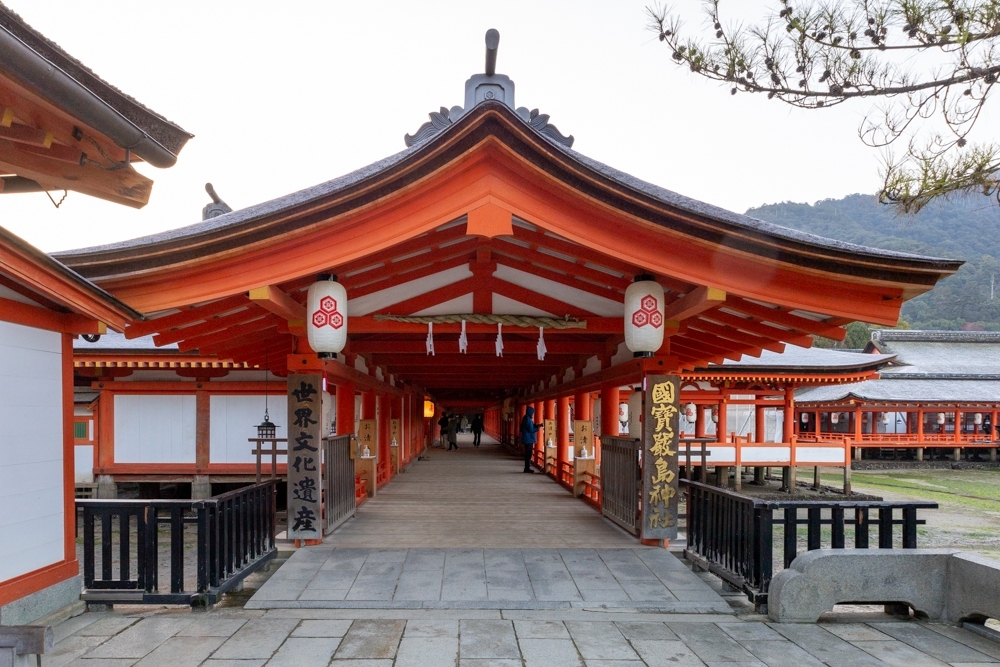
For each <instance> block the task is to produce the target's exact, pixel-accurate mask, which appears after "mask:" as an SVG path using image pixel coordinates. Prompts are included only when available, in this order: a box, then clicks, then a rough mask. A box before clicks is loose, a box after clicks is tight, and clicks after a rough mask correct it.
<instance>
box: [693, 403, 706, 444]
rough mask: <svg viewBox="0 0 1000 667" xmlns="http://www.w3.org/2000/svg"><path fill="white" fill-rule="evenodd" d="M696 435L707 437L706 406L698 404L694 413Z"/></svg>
mask: <svg viewBox="0 0 1000 667" xmlns="http://www.w3.org/2000/svg"><path fill="white" fill-rule="evenodd" d="M694 415H695V416H694V437H696V438H704V437H705V406H704V405H697V406H696V407H695V413H694Z"/></svg>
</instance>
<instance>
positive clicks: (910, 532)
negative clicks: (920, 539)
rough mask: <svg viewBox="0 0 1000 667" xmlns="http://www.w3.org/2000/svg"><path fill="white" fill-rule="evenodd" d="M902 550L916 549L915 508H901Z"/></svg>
mask: <svg viewBox="0 0 1000 667" xmlns="http://www.w3.org/2000/svg"><path fill="white" fill-rule="evenodd" d="M903 548H904V549H916V548H917V508H916V507H904V508H903Z"/></svg>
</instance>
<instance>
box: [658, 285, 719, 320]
mask: <svg viewBox="0 0 1000 667" xmlns="http://www.w3.org/2000/svg"><path fill="white" fill-rule="evenodd" d="M725 302H726V293H725V292H724V291H722V290H719V289H715V288H713V287H697V288H695V289H693V290H692V291H690V292H688V293H687V294H685V295H684V296H683V297H681V298H679V299H677V300H676V301H673V302H671V303H669V304H667V306H666V307H665V308H664V309H663V318H664V319H666V320H682V321H683V320H686V319H687V318H689V317H693V316H695V315H697V314H698V313H703V312H705V311H706V310H711V309H712V308H715V307H716V306H720V305H722V304H723V303H725Z"/></svg>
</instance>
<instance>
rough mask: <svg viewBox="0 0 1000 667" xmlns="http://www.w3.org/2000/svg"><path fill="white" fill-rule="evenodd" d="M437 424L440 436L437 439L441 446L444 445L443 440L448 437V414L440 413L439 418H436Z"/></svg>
mask: <svg viewBox="0 0 1000 667" xmlns="http://www.w3.org/2000/svg"><path fill="white" fill-rule="evenodd" d="M438 426H440V427H441V437H440V438H439V439H438V441H439V442H440V443H441V446H442V447H444V442H445V440H447V439H448V415H447V414H442V415H441V419H439V420H438Z"/></svg>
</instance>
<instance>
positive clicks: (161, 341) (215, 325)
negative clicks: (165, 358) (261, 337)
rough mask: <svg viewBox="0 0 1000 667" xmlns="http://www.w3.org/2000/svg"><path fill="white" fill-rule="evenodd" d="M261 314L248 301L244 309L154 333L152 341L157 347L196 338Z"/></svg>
mask: <svg viewBox="0 0 1000 667" xmlns="http://www.w3.org/2000/svg"><path fill="white" fill-rule="evenodd" d="M263 316H264V311H262V310H261V309H260V308H258V307H256V306H254V305H253V304H251V303H248V304H247V308H246V309H245V310H238V311H236V312H235V313H231V314H229V315H223V316H222V317H218V316H213V317H209V318H208V319H206V320H205V321H204V322H202V323H201V324H192V325H191V326H187V327H183V328H180V329H171V330H169V331H165V332H164V333H160V334H156V335H155V336H153V342H154V343H155V344H156V345H157V347H159V346H163V345H170V344H171V343H176V342H178V341H182V340H185V339H191V338H196V337H198V336H204V335H205V334H210V333H215V332H216V331H222V330H223V329H228V328H229V327H233V326H237V325H239V324H245V323H246V322H249V321H252V320H255V319H259V318H261V317H263Z"/></svg>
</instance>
